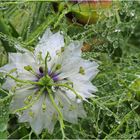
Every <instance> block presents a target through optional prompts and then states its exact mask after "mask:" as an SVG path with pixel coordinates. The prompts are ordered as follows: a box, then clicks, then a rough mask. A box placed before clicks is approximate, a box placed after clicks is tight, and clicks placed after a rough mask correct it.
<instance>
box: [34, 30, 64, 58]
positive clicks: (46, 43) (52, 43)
mask: <svg viewBox="0 0 140 140" xmlns="http://www.w3.org/2000/svg"><path fill="white" fill-rule="evenodd" d="M63 46H64V38H63V36H62V35H61V34H60V32H57V33H55V34H52V33H51V31H50V29H48V30H46V31H45V33H44V35H43V37H42V38H41V40H40V41H39V44H38V45H37V47H36V48H35V54H36V56H38V54H39V53H40V52H41V53H42V57H43V59H45V57H46V54H47V52H49V54H50V56H51V58H54V57H55V56H56V54H57V51H59V50H60V49H61V47H63Z"/></svg>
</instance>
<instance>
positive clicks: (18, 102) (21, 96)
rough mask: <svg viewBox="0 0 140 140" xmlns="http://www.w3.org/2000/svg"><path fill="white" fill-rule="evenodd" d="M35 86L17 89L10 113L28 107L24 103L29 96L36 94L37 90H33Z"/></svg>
mask: <svg viewBox="0 0 140 140" xmlns="http://www.w3.org/2000/svg"><path fill="white" fill-rule="evenodd" d="M33 88H34V86H32V85H31V86H30V85H28V86H23V87H20V88H19V89H17V90H16V91H15V93H14V96H13V98H12V101H11V104H10V111H11V112H12V111H15V110H16V109H19V108H22V107H23V106H26V104H25V103H24V101H25V99H26V98H27V97H28V96H31V95H33V93H35V91H36V89H33Z"/></svg>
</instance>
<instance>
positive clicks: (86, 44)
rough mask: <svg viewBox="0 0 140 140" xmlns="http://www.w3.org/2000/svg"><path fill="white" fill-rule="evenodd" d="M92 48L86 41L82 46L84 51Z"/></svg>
mask: <svg viewBox="0 0 140 140" xmlns="http://www.w3.org/2000/svg"><path fill="white" fill-rule="evenodd" d="M91 49H92V48H91V45H90V44H88V43H86V42H84V43H83V47H82V48H81V50H82V52H90V51H91Z"/></svg>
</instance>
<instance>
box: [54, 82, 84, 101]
mask: <svg viewBox="0 0 140 140" xmlns="http://www.w3.org/2000/svg"><path fill="white" fill-rule="evenodd" d="M52 86H61V87H65V88H68V89H69V90H71V91H72V92H73V93H74V94H75V95H76V96H77V97H78V98H79V99H83V98H82V96H80V95H79V94H78V93H77V92H76V91H75V90H74V89H73V88H71V87H70V86H68V85H67V84H53V85H52Z"/></svg>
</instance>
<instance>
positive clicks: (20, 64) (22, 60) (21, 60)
mask: <svg viewBox="0 0 140 140" xmlns="http://www.w3.org/2000/svg"><path fill="white" fill-rule="evenodd" d="M9 62H10V63H14V64H15V68H17V69H18V71H19V72H23V71H24V67H25V66H28V65H30V66H32V65H33V63H35V59H34V56H33V55H32V53H27V52H26V53H10V54H9Z"/></svg>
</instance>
